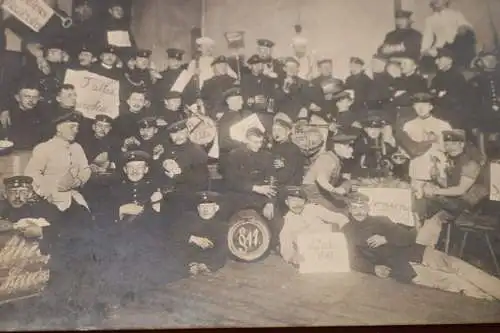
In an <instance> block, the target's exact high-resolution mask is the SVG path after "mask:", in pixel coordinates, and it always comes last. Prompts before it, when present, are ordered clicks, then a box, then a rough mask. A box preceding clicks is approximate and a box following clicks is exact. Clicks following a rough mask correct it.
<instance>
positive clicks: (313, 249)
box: [297, 232, 351, 273]
mask: <svg viewBox="0 0 500 333" xmlns="http://www.w3.org/2000/svg"><path fill="white" fill-rule="evenodd" d="M297 249H298V251H299V254H300V255H301V257H302V261H301V262H300V267H299V272H300V273H347V272H350V271H351V268H350V265H349V255H348V251H347V241H346V239H345V236H344V234H343V233H341V232H329V233H304V234H301V235H299V236H298V238H297Z"/></svg>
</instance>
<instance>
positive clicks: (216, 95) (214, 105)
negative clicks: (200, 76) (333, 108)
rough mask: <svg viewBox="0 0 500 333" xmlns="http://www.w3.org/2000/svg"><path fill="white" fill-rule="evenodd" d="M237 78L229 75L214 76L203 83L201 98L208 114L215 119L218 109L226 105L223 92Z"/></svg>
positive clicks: (232, 84) (231, 85)
mask: <svg viewBox="0 0 500 333" xmlns="http://www.w3.org/2000/svg"><path fill="white" fill-rule="evenodd" d="M234 83H235V79H234V78H232V77H231V76H229V75H218V76H214V77H212V78H210V79H208V80H207V81H205V82H204V83H203V87H202V89H201V98H202V100H203V103H204V105H205V112H206V114H207V115H208V116H209V117H210V118H212V119H214V120H215V115H216V114H217V113H218V110H220V109H221V108H223V107H224V105H225V102H224V97H223V94H224V92H225V91H226V90H228V89H229V88H231V87H233V86H234Z"/></svg>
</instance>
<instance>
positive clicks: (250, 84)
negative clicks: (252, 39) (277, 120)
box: [241, 54, 274, 111]
mask: <svg viewBox="0 0 500 333" xmlns="http://www.w3.org/2000/svg"><path fill="white" fill-rule="evenodd" d="M247 63H248V66H249V67H250V72H249V73H245V74H243V75H242V78H241V93H242V96H243V102H244V105H245V109H248V110H252V111H266V110H267V108H268V106H269V104H270V103H271V104H272V101H271V100H270V99H271V98H272V96H273V90H274V83H273V79H271V78H269V77H268V76H265V75H264V63H263V61H262V58H260V57H259V56H258V55H256V54H254V55H253V56H251V57H250V58H249V59H248V61H247Z"/></svg>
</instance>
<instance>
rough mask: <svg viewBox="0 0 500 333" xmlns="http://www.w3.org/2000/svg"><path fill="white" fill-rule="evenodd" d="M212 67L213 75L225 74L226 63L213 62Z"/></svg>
mask: <svg viewBox="0 0 500 333" xmlns="http://www.w3.org/2000/svg"><path fill="white" fill-rule="evenodd" d="M213 67H214V73H215V75H223V74H227V64H226V63H220V64H215V65H214V66H213Z"/></svg>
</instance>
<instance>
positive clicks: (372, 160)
mask: <svg viewBox="0 0 500 333" xmlns="http://www.w3.org/2000/svg"><path fill="white" fill-rule="evenodd" d="M361 133H362V134H361V135H360V136H359V137H358V139H357V140H356V142H355V143H354V160H355V167H356V168H357V169H358V170H357V171H359V174H360V176H361V177H368V178H371V177H380V176H382V175H383V172H384V171H388V170H382V169H383V167H384V166H383V159H388V158H390V156H391V155H392V154H393V153H395V152H396V148H395V147H393V146H391V145H390V144H388V143H384V145H385V154H384V151H383V150H382V147H381V145H380V143H377V141H382V140H381V139H380V140H375V139H372V138H370V137H368V135H367V134H366V133H365V132H364V131H363V132H361ZM354 173H355V172H353V174H354Z"/></svg>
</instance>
